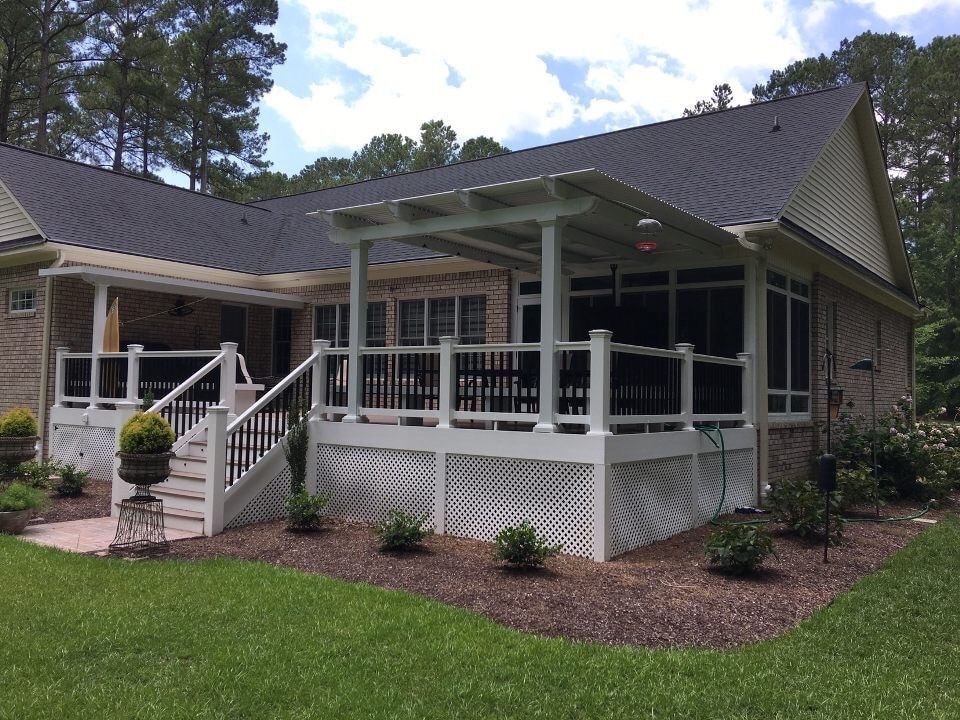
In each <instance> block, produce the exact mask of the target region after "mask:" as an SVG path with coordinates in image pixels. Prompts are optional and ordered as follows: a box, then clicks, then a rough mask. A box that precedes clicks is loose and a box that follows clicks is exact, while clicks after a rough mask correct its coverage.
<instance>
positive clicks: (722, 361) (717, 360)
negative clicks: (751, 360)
mask: <svg viewBox="0 0 960 720" xmlns="http://www.w3.org/2000/svg"><path fill="white" fill-rule="evenodd" d="M693 359H694V361H695V362H705V363H712V364H714V365H733V366H735V367H744V366H746V363H745V362H744V361H743V360H739V359H737V358H728V357H720V356H719V355H698V354H697V353H694V355H693Z"/></svg>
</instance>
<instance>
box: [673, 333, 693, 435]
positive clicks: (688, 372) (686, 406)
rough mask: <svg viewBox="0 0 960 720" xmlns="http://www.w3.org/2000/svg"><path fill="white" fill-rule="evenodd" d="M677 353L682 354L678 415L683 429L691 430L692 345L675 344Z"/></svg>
mask: <svg viewBox="0 0 960 720" xmlns="http://www.w3.org/2000/svg"><path fill="white" fill-rule="evenodd" d="M674 347H675V348H676V350H677V352H682V353H683V365H682V366H681V368H680V414H681V415H682V416H683V429H684V430H693V429H694V427H693V345H691V344H690V343H677V344H676V345H675V346H674Z"/></svg>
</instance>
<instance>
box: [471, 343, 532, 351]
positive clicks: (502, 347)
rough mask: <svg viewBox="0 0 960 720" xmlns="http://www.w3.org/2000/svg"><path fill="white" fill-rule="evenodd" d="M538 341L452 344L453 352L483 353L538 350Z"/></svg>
mask: <svg viewBox="0 0 960 720" xmlns="http://www.w3.org/2000/svg"><path fill="white" fill-rule="evenodd" d="M539 349H540V343H489V344H484V345H454V346H453V352H455V353H485V352H527V351H530V350H539Z"/></svg>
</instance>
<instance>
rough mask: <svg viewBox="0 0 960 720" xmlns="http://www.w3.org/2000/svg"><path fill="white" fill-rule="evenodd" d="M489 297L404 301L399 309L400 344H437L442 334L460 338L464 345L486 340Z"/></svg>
mask: <svg viewBox="0 0 960 720" xmlns="http://www.w3.org/2000/svg"><path fill="white" fill-rule="evenodd" d="M486 332H487V299H486V297H484V296H483V295H475V296H473V295H472V296H467V297H449V298H430V299H428V300H401V301H400V303H399V305H398V308H397V343H398V344H399V345H436V344H437V343H439V342H440V338H442V337H459V338H460V342H461V343H463V344H480V343H483V342H485V340H486Z"/></svg>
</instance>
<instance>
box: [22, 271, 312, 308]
mask: <svg viewBox="0 0 960 720" xmlns="http://www.w3.org/2000/svg"><path fill="white" fill-rule="evenodd" d="M40 276H41V277H51V276H52V277H71V278H78V279H80V280H83V281H85V282H88V283H90V284H91V285H109V286H110V287H119V288H129V289H132V290H147V291H150V292H159V293H167V294H179V295H193V296H200V297H205V298H210V299H212V300H226V301H228V302H238V303H248V304H251V305H266V306H269V307H278V308H291V309H294V310H297V309H300V308H302V307H303V306H304V303H303V301H302V300H299V299H297V298H296V297H292V296H290V295H286V294H283V293H274V292H267V291H266V290H252V289H249V288H238V287H230V286H229V285H217V284H215V283H208V282H200V281H197V280H184V279H182V278H174V277H166V276H164V275H148V274H146V273H138V272H130V271H128V270H110V269H108V268H98V267H91V266H89V265H71V266H69V267H58V268H45V269H42V270H40Z"/></svg>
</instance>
